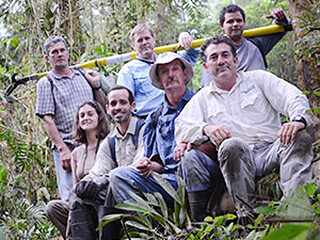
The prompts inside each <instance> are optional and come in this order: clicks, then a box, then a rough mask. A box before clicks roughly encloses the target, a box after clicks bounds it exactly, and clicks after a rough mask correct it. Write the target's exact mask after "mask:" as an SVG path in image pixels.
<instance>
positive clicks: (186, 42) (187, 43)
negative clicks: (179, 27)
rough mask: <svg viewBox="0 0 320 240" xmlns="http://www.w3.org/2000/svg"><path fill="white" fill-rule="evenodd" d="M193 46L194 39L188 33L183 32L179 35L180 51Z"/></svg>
mask: <svg viewBox="0 0 320 240" xmlns="http://www.w3.org/2000/svg"><path fill="white" fill-rule="evenodd" d="M191 44H192V37H191V36H190V34H189V33H187V32H181V33H180V34H179V43H178V49H179V48H184V49H186V50H188V49H190V47H191Z"/></svg>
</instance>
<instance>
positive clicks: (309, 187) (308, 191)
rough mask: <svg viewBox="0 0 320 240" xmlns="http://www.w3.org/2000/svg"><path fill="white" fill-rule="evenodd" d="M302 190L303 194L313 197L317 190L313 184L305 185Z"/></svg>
mask: <svg viewBox="0 0 320 240" xmlns="http://www.w3.org/2000/svg"><path fill="white" fill-rule="evenodd" d="M303 188H304V190H305V193H306V194H307V195H310V196H313V195H314V194H315V192H316V190H317V187H316V185H315V184H314V183H309V184H307V185H305V186H304V187H303Z"/></svg>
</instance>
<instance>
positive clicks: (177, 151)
mask: <svg viewBox="0 0 320 240" xmlns="http://www.w3.org/2000/svg"><path fill="white" fill-rule="evenodd" d="M191 147H192V145H191V143H188V142H181V143H179V144H178V145H177V146H176V147H175V148H174V150H173V159H174V160H175V161H177V162H178V161H180V160H181V158H182V157H184V153H185V151H186V150H187V151H190V150H191Z"/></svg>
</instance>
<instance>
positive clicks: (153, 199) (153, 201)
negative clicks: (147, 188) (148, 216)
mask: <svg viewBox="0 0 320 240" xmlns="http://www.w3.org/2000/svg"><path fill="white" fill-rule="evenodd" d="M143 195H144V196H145V197H146V198H147V201H148V202H149V204H150V205H153V206H156V207H159V203H158V201H157V199H156V197H155V196H154V195H153V194H151V193H143Z"/></svg>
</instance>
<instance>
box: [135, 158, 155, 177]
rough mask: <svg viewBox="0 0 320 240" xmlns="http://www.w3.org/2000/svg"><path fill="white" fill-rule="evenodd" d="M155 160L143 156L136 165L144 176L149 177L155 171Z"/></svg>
mask: <svg viewBox="0 0 320 240" xmlns="http://www.w3.org/2000/svg"><path fill="white" fill-rule="evenodd" d="M152 163H153V162H152V161H150V159H149V158H147V157H142V158H141V159H140V161H138V162H137V163H136V165H135V167H136V169H137V170H138V171H139V172H140V173H141V174H142V176H144V177H149V176H150V175H151V173H152V172H153V164H152Z"/></svg>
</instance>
